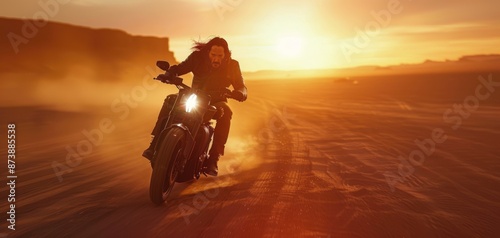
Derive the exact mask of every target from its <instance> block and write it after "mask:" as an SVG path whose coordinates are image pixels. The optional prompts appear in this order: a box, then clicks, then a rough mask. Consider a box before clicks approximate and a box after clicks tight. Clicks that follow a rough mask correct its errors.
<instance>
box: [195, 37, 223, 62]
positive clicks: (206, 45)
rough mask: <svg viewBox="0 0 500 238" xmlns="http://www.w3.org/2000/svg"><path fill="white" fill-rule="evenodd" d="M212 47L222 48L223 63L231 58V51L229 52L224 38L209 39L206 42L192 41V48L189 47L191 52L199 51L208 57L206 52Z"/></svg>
mask: <svg viewBox="0 0 500 238" xmlns="http://www.w3.org/2000/svg"><path fill="white" fill-rule="evenodd" d="M214 45H216V46H222V47H223V48H224V55H225V56H224V61H227V60H229V59H230V58H231V51H230V50H229V46H228V44H227V41H226V40H224V38H222V37H218V36H217V37H214V38H212V39H210V40H209V41H208V42H201V41H193V47H191V49H192V50H193V51H201V52H203V53H205V54H207V55H208V52H209V51H210V49H212V46H214Z"/></svg>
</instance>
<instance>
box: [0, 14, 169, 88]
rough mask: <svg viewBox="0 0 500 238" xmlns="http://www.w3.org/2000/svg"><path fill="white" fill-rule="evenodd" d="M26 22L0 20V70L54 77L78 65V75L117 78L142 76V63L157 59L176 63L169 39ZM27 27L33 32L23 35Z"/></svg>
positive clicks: (143, 65)
mask: <svg viewBox="0 0 500 238" xmlns="http://www.w3.org/2000/svg"><path fill="white" fill-rule="evenodd" d="M29 22H32V21H25V20H21V19H9V18H0V35H2V36H4V37H1V38H0V45H1V46H2V47H1V48H0V59H1V61H2V64H1V65H0V72H2V73H9V72H10V73H17V71H24V72H31V73H35V74H38V75H45V76H47V77H52V78H58V77H64V76H65V75H67V74H69V73H75V71H74V70H75V69H78V70H77V71H76V73H82V74H91V76H92V75H94V76H95V77H96V78H99V80H103V78H107V80H117V78H118V77H117V76H118V75H123V74H128V76H130V77H140V78H142V77H143V76H144V75H145V74H146V73H148V72H147V71H146V67H147V66H151V67H155V62H156V61H157V60H159V59H162V60H167V61H169V62H170V63H172V64H174V63H177V61H176V60H175V58H174V54H173V52H172V51H171V50H170V48H169V39H168V38H159V37H146V36H132V35H130V34H128V33H126V32H124V31H121V30H112V29H92V28H88V27H81V26H74V25H69V24H63V23H56V22H48V23H47V24H46V25H45V26H42V27H41V28H34V29H30V27H29V26H26V24H29ZM31 28H32V26H31ZM27 29H30V30H31V35H26V34H27V33H28V32H30V31H29V30H27ZM9 34H10V36H11V38H12V37H15V38H16V39H20V40H21V41H23V42H22V43H20V44H18V45H17V46H13V45H12V43H11V41H12V40H11V39H9V37H5V36H8V35H9ZM15 47H17V48H18V52H17V53H16V50H15V49H14V48H15ZM89 68H91V69H92V70H90V69H89Z"/></svg>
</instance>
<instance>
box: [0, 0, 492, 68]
mask: <svg viewBox="0 0 500 238" xmlns="http://www.w3.org/2000/svg"><path fill="white" fill-rule="evenodd" d="M40 2H45V3H46V2H58V5H59V9H58V11H55V13H54V14H51V15H52V16H50V19H51V20H53V21H59V22H66V23H71V24H76V25H83V26H90V27H97V28H103V27H105V28H117V29H123V30H125V31H127V32H129V33H131V34H134V35H154V36H168V37H170V38H171V48H172V50H173V51H174V53H175V56H176V57H177V58H178V60H183V59H184V58H185V57H186V56H187V55H188V54H189V52H190V51H189V48H190V45H191V39H201V40H205V39H207V38H208V37H210V36H214V35H219V36H223V37H225V38H226V39H228V41H229V44H230V47H231V49H232V51H233V56H234V58H235V59H237V60H239V61H240V64H241V65H242V67H243V68H244V70H245V71H254V70H261V69H287V70H288V69H310V68H338V67H350V66H358V65H366V64H372V65H389V64H399V63H418V62H422V61H424V60H425V59H433V60H444V59H456V58H458V57H459V56H462V55H466V54H483V53H485V54H486V53H500V16H499V14H498V9H500V1H498V0H482V1H470V0H454V1H431V0H413V1H412V0H401V1H398V0H365V1H361V0H350V1H340V0H310V1H305V0H301V1H295V0H287V1H285V0H275V1H263V0H107V1H99V0H41V1H40ZM65 2H67V3H65ZM39 11H43V7H42V6H40V5H39V0H24V1H17V0H2V2H1V3H0V16H6V17H17V18H23V17H26V18H31V17H33V16H34V15H35V14H36V13H37V12H39ZM377 19H378V20H377Z"/></svg>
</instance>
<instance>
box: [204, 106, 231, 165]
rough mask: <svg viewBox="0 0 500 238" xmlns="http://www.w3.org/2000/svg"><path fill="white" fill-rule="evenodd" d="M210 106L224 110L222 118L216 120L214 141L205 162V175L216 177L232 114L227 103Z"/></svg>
mask: <svg viewBox="0 0 500 238" xmlns="http://www.w3.org/2000/svg"><path fill="white" fill-rule="evenodd" d="M212 105H214V106H216V107H218V108H222V109H223V110H224V114H223V115H222V117H220V118H218V119H217V124H216V125H215V130H214V140H213V143H212V148H211V149H210V152H209V154H210V158H209V159H208V161H207V162H208V163H207V169H208V172H207V173H208V174H210V175H217V172H218V167H217V161H218V160H219V157H220V156H221V155H224V147H225V145H226V142H227V138H228V136H229V129H230V127H231V118H232V116H233V112H232V111H231V108H229V105H228V104H227V102H217V103H214V104H212Z"/></svg>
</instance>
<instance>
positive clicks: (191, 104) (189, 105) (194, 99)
mask: <svg viewBox="0 0 500 238" xmlns="http://www.w3.org/2000/svg"><path fill="white" fill-rule="evenodd" d="M197 105H198V96H196V94H191V96H189V98H188V99H187V101H186V112H191V111H192V110H194V109H195V108H196V106H197Z"/></svg>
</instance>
